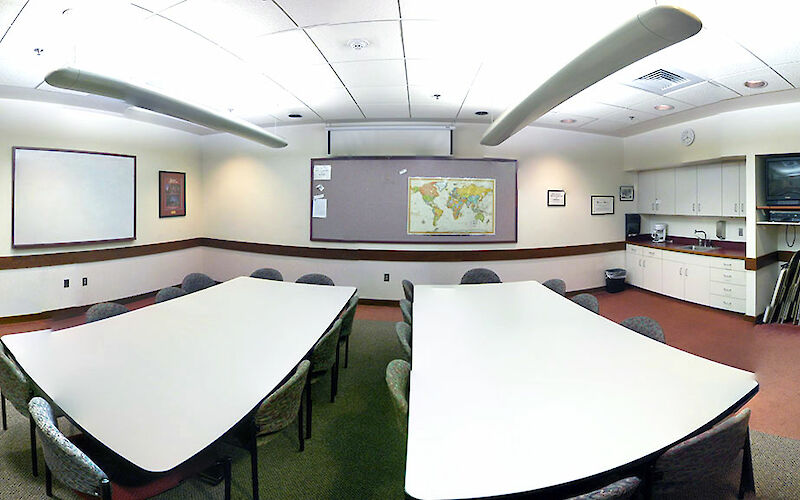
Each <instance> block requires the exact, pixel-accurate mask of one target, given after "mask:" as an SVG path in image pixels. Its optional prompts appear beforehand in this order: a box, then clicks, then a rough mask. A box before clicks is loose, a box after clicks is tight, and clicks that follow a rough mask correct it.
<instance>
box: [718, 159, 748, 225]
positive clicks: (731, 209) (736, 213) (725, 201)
mask: <svg viewBox="0 0 800 500" xmlns="http://www.w3.org/2000/svg"><path fill="white" fill-rule="evenodd" d="M739 171H740V168H739V164H738V163H724V164H723V165H722V215H723V216H725V217H744V214H743V213H741V212H740V201H741V200H740V199H739V177H740V175H739Z"/></svg>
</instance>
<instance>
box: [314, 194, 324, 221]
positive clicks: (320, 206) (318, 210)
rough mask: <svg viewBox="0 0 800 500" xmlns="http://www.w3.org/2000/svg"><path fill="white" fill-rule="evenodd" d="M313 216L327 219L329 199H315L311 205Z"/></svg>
mask: <svg viewBox="0 0 800 500" xmlns="http://www.w3.org/2000/svg"><path fill="white" fill-rule="evenodd" d="M311 217H313V218H315V219H325V218H327V217H328V200H326V199H324V198H318V199H315V200H314V202H313V203H312V205H311Z"/></svg>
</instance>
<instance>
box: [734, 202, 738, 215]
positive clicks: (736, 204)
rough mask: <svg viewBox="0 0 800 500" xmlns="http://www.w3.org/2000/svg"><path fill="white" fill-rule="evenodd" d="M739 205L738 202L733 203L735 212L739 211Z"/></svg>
mask: <svg viewBox="0 0 800 500" xmlns="http://www.w3.org/2000/svg"><path fill="white" fill-rule="evenodd" d="M738 206H739V204H738V203H734V204H733V213H738V210H737V208H738Z"/></svg>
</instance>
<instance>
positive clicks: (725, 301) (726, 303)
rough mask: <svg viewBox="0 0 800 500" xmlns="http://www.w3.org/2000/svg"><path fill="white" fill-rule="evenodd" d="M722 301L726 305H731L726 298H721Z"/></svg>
mask: <svg viewBox="0 0 800 500" xmlns="http://www.w3.org/2000/svg"><path fill="white" fill-rule="evenodd" d="M722 303H723V304H725V305H726V306H730V305H733V304H731V303H730V302H728V301H727V300H723V301H722Z"/></svg>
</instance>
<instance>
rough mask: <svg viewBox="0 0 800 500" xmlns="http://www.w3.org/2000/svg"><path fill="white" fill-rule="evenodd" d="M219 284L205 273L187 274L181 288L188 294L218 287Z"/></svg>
mask: <svg viewBox="0 0 800 500" xmlns="http://www.w3.org/2000/svg"><path fill="white" fill-rule="evenodd" d="M216 284H217V282H216V281H214V280H213V279H212V278H211V276H209V275H207V274H203V273H191V274H187V275H186V276H185V277H184V278H183V282H182V283H181V288H182V289H183V290H185V291H186V293H194V292H196V291H198V290H202V289H204V288H208V287H210V286H214V285H216Z"/></svg>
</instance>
